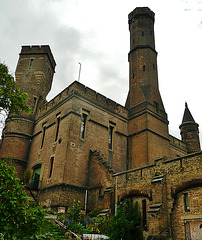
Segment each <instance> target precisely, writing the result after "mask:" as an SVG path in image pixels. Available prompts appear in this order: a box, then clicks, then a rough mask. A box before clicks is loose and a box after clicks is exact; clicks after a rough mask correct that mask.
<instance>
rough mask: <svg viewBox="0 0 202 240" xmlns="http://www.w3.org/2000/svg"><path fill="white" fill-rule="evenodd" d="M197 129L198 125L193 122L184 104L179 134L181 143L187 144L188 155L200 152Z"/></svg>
mask: <svg viewBox="0 0 202 240" xmlns="http://www.w3.org/2000/svg"><path fill="white" fill-rule="evenodd" d="M198 127H199V125H198V124H197V123H196V122H195V121H194V118H193V116H192V114H191V112H190V111H189V108H188V105H187V103H185V110H184V115H183V119H182V123H181V125H180V134H181V137H182V141H183V142H185V143H186V144H187V151H188V153H193V152H198V151H200V150H201V148H200V141H199V130H198Z"/></svg>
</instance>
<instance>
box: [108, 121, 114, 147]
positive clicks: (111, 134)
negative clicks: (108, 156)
mask: <svg viewBox="0 0 202 240" xmlns="http://www.w3.org/2000/svg"><path fill="white" fill-rule="evenodd" d="M113 129H114V127H113V126H109V149H110V150H112V140H113Z"/></svg>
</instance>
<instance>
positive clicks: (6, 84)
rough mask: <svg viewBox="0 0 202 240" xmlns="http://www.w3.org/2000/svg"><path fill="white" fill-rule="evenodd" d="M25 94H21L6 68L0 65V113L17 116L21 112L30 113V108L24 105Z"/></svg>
mask: <svg viewBox="0 0 202 240" xmlns="http://www.w3.org/2000/svg"><path fill="white" fill-rule="evenodd" d="M27 98H28V94H27V93H21V91H20V89H19V88H18V86H17V82H16V81H15V80H14V77H13V76H12V75H11V74H10V73H9V70H8V67H7V66H6V65H5V64H3V63H0V113H2V111H5V112H6V114H7V115H8V114H9V113H13V114H17V115H19V114H20V112H21V111H25V112H29V113H31V108H30V107H29V106H28V105H27V104H26V103H25V102H26V99H27Z"/></svg>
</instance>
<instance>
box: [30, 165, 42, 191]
mask: <svg viewBox="0 0 202 240" xmlns="http://www.w3.org/2000/svg"><path fill="white" fill-rule="evenodd" d="M40 173H41V166H39V167H37V168H35V169H34V173H33V177H32V183H31V188H32V189H36V190H37V189H38V186H39V179H40Z"/></svg>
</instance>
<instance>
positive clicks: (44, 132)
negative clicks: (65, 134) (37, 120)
mask: <svg viewBox="0 0 202 240" xmlns="http://www.w3.org/2000/svg"><path fill="white" fill-rule="evenodd" d="M42 127H43V130H42V140H41V149H42V148H43V144H44V139H45V134H46V125H45V124H43V125H42Z"/></svg>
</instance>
